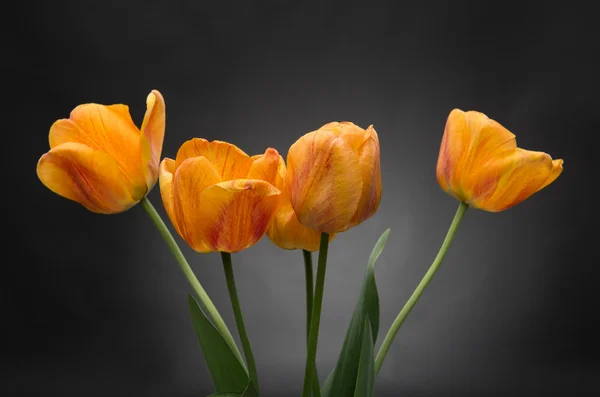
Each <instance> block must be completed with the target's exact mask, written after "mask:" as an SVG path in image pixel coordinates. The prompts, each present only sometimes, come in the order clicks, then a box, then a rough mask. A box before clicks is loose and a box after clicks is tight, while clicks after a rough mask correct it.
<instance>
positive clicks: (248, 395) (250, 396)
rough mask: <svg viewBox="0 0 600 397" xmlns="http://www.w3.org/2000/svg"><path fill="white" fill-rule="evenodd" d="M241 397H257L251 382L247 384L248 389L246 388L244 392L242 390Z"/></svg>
mask: <svg viewBox="0 0 600 397" xmlns="http://www.w3.org/2000/svg"><path fill="white" fill-rule="evenodd" d="M242 397H258V392H257V391H256V388H255V387H254V383H252V381H250V382H249V383H248V387H246V390H244V392H243V393H242Z"/></svg>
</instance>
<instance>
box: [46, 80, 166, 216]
mask: <svg viewBox="0 0 600 397" xmlns="http://www.w3.org/2000/svg"><path fill="white" fill-rule="evenodd" d="M146 105H147V109H146V114H145V116H144V121H143V122H142V127H141V129H138V128H137V127H136V126H135V124H134V123H133V121H132V120H131V116H130V115H129V108H128V107H127V106H125V105H110V106H105V105H99V104H95V103H88V104H84V105H79V106H77V107H76V108H75V109H74V110H73V111H72V112H71V115H70V117H69V118H68V119H61V120H58V121H56V122H55V123H54V124H53V125H52V127H51V128H50V134H49V140H50V151H49V152H48V153H46V154H44V155H43V156H42V157H41V158H40V160H39V162H38V165H37V175H38V177H39V178H40V180H41V181H42V183H43V184H44V185H46V187H48V188H49V189H50V190H52V191H53V192H55V193H57V194H59V195H61V196H63V197H65V198H68V199H70V200H73V201H76V202H78V203H80V204H81V205H83V206H84V207H86V208H87V209H88V210H90V211H93V212H97V213H102V214H114V213H118V212H122V211H125V210H127V209H129V208H131V207H132V206H133V205H135V204H136V203H138V202H139V201H140V200H141V199H142V198H144V197H145V196H146V194H147V193H148V192H149V191H150V189H152V187H153V186H154V184H155V183H156V180H157V178H158V165H159V162H160V153H161V151H162V144H163V139H164V136H165V102H164V99H163V97H162V95H161V94H160V93H159V92H158V91H156V90H154V91H152V92H151V93H150V95H148V98H147V99H146Z"/></svg>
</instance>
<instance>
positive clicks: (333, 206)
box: [286, 122, 381, 234]
mask: <svg viewBox="0 0 600 397" xmlns="http://www.w3.org/2000/svg"><path fill="white" fill-rule="evenodd" d="M286 184H287V186H289V192H290V202H291V205H292V208H293V209H294V211H295V213H296V215H297V217H298V220H299V221H300V223H301V224H302V225H304V226H306V227H308V228H310V229H314V230H317V231H319V232H325V233H329V234H331V233H337V232H343V231H345V230H348V229H350V228H351V227H354V226H356V225H358V224H359V223H361V222H363V221H365V220H366V219H368V218H370V217H371V216H372V215H373V214H374V213H375V212H376V211H377V208H378V207H379V202H380V200H381V171H380V166H379V138H378V136H377V132H376V131H375V129H374V128H373V126H370V127H369V128H367V130H364V129H362V128H360V127H358V126H356V125H354V124H353V123H350V122H342V123H338V122H332V123H329V124H325V125H324V126H322V127H321V128H319V129H318V130H316V131H312V132H309V133H308V134H306V135H304V136H302V137H301V138H300V139H298V140H297V141H296V142H295V143H294V144H293V145H292V146H291V147H290V150H289V152H288V156H287V175H286Z"/></svg>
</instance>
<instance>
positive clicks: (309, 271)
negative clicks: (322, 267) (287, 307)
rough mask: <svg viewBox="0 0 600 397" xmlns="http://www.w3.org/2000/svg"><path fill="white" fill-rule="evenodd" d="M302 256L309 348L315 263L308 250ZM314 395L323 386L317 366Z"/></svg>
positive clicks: (318, 392) (316, 396)
mask: <svg viewBox="0 0 600 397" xmlns="http://www.w3.org/2000/svg"><path fill="white" fill-rule="evenodd" d="M302 256H304V275H305V280H306V345H307V348H308V338H309V336H310V320H311V317H312V307H313V294H314V292H313V283H314V280H313V263H312V253H311V252H310V251H307V250H302ZM312 389H313V396H314V397H320V396H321V386H319V375H318V371H317V368H316V366H315V376H314V377H313V381H312Z"/></svg>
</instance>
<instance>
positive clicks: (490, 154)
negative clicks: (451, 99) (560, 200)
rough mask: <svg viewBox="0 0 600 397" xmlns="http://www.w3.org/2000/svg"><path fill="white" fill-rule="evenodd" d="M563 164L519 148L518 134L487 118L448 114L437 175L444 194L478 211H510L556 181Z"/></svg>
mask: <svg viewBox="0 0 600 397" xmlns="http://www.w3.org/2000/svg"><path fill="white" fill-rule="evenodd" d="M562 164H563V161H562V160H552V158H551V157H550V156H549V155H548V154H546V153H542V152H534V151H528V150H523V149H520V148H517V145H516V139H515V136H514V134H512V133H511V132H510V131H508V130H507V129H506V128H504V127H503V126H502V125H500V124H499V123H498V122H496V121H494V120H491V119H489V118H488V117H487V116H486V115H485V114H483V113H480V112H476V111H468V112H463V111H461V110H459V109H454V110H453V111H452V112H451V113H450V115H449V116H448V121H447V122H446V127H445V130H444V136H443V138H442V144H441V146H440V153H439V158H438V164H437V167H436V175H437V179H438V183H439V184H440V186H441V187H442V189H443V190H445V191H446V192H448V193H449V194H450V195H452V196H454V197H456V198H457V199H459V200H461V201H464V202H466V203H467V204H469V205H470V206H472V207H475V208H479V209H482V210H486V211H491V212H498V211H503V210H506V209H508V208H510V207H512V206H514V205H516V204H518V203H520V202H522V201H523V200H525V199H526V198H528V197H529V196H531V195H532V194H534V193H535V192H537V191H539V190H540V189H542V188H543V187H545V186H547V185H548V184H550V183H551V182H553V181H554V180H555V179H556V178H557V177H558V176H559V175H560V173H561V172H562Z"/></svg>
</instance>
